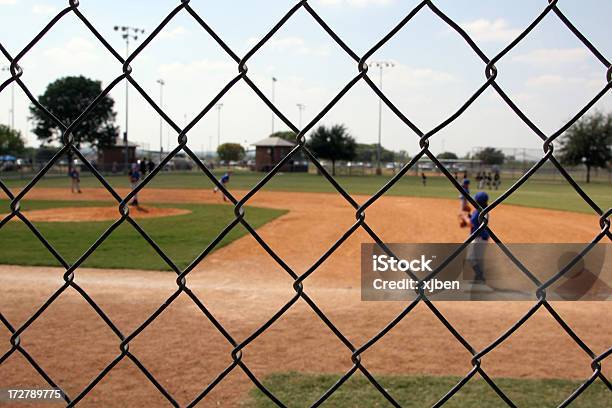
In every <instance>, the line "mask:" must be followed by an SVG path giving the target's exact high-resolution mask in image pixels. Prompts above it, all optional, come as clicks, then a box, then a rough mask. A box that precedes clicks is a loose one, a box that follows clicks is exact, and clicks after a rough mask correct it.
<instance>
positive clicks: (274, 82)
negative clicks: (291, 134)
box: [271, 77, 278, 134]
mask: <svg viewBox="0 0 612 408" xmlns="http://www.w3.org/2000/svg"><path fill="white" fill-rule="evenodd" d="M276 81H278V79H276V77H272V105H274V85H276ZM272 133H274V112H272ZM272 133H271V134H272Z"/></svg>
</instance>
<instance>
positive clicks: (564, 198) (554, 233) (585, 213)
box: [484, 163, 610, 243]
mask: <svg viewBox="0 0 612 408" xmlns="http://www.w3.org/2000/svg"><path fill="white" fill-rule="evenodd" d="M532 164H533V163H527V166H531V165H532ZM551 167H552V166H548V165H545V166H543V167H542V168H540V169H539V170H538V171H537V172H536V173H534V175H533V176H532V177H531V178H530V179H529V180H527V181H526V182H525V184H523V185H522V186H521V187H520V188H519V189H518V190H516V191H514V192H513V193H512V195H510V197H508V198H507V199H506V200H504V202H503V203H502V204H501V205H500V206H499V207H497V208H495V210H493V211H492V212H491V217H490V222H491V225H492V228H493V229H494V231H495V233H496V234H497V235H498V237H499V238H500V239H501V240H502V241H504V242H517V243H518V242H521V243H524V242H534V243H535V242H539V243H551V242H560V243H562V242H585V243H586V242H590V241H592V240H593V239H594V238H595V236H596V235H597V234H598V233H599V232H600V231H601V227H600V225H599V218H600V217H599V215H597V214H596V213H595V211H594V210H593V209H592V208H591V207H590V206H589V205H588V204H586V203H585V202H584V200H583V199H582V197H581V196H580V195H579V194H578V193H577V192H576V191H575V190H574V188H572V186H570V185H569V184H568V183H567V181H566V180H565V179H561V175H560V174H559V173H558V172H557V169H556V168H554V167H552V168H551ZM501 177H502V181H503V180H504V179H505V178H506V176H505V175H504V174H503V172H502V175H501ZM508 178H509V177H508ZM509 181H510V180H508V183H509ZM505 183H506V182H504V184H505ZM580 186H581V187H583V188H584V189H586V191H587V192H588V194H589V195H590V196H591V197H592V198H593V199H594V200H595V202H596V203H600V204H601V205H603V206H605V205H606V204H605V203H606V200H608V201H609V197H610V196H609V194H608V193H607V192H606V191H605V190H606V188H605V187H604V186H605V183H596V182H593V183H591V185H589V184H585V183H580ZM502 188H503V186H502ZM484 190H485V191H486V192H487V193H488V194H489V196H490V197H493V198H495V197H497V196H499V194H500V192H501V190H497V191H496V190H494V189H491V188H488V187H485V188H484ZM561 202H562V203H564V206H563V207H560V203H561ZM517 203H520V204H522V205H520V206H517V205H516V204H517ZM525 204H527V205H529V207H526V206H525ZM538 207H539V208H538ZM568 208H569V209H570V211H568ZM518 214H520V220H521V221H520V222H517V216H518Z"/></svg>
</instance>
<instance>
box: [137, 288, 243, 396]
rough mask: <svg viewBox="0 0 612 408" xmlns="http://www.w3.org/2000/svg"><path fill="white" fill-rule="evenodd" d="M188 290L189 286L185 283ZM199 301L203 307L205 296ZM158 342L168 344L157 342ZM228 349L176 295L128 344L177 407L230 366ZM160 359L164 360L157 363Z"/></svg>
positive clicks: (186, 299)
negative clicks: (161, 340)
mask: <svg viewBox="0 0 612 408" xmlns="http://www.w3.org/2000/svg"><path fill="white" fill-rule="evenodd" d="M188 286H191V285H190V284H189V282H188ZM202 301H203V303H205V304H206V303H207V296H202ZM160 304H161V303H160ZM214 314H215V313H214V311H213V315H214ZM224 323H225V322H223V321H221V324H224ZM232 334H233V333H232ZM159 338H167V339H169V341H165V342H159V341H158V339H159ZM186 344H189V348H188V349H186V348H185V347H184V345H186ZM232 349H233V347H232V345H231V344H230V343H229V342H228V341H227V339H226V338H225V337H224V336H223V335H222V334H221V333H220V332H219V331H218V330H217V329H216V328H215V326H214V325H213V324H212V323H211V322H210V321H209V320H208V318H207V317H206V316H205V315H204V314H203V313H202V311H201V310H200V309H199V308H198V306H196V305H195V304H194V303H193V301H192V300H191V299H190V298H189V297H188V296H187V295H185V294H181V295H179V297H178V298H176V300H174V302H173V303H172V304H171V305H170V306H169V307H168V308H166V309H165V310H164V312H162V313H161V314H160V315H159V316H157V317H156V319H155V320H153V322H151V324H149V325H148V326H147V327H146V328H145V329H144V330H143V331H142V332H140V333H139V334H138V335H137V336H136V337H135V338H134V339H132V340H131V341H130V352H131V353H132V354H133V355H134V356H136V358H138V360H139V361H140V362H141V363H142V364H143V365H144V366H145V367H146V368H147V369H148V370H149V371H150V372H151V374H152V375H153V376H154V377H155V378H156V380H157V381H158V382H159V383H160V384H161V385H162V386H163V387H164V388H166V389H167V390H168V392H169V393H170V394H171V395H173V396H174V398H176V400H177V402H179V404H180V405H181V406H184V405H186V404H187V403H188V402H190V401H192V400H193V399H194V398H195V397H196V396H197V394H199V393H200V392H201V390H202V389H204V388H205V387H206V386H207V385H208V384H209V383H210V382H212V381H213V379H214V378H215V377H216V376H217V375H218V374H219V373H221V372H222V371H223V370H224V369H225V368H226V367H227V366H228V365H230V364H231V362H232V358H231V355H230V353H231V351H232ZM160 355H164V356H166V357H168V359H160V358H159V356H160ZM186 362H193V363H196V364H186Z"/></svg>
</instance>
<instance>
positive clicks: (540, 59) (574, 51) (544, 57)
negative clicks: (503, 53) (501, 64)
mask: <svg viewBox="0 0 612 408" xmlns="http://www.w3.org/2000/svg"><path fill="white" fill-rule="evenodd" d="M588 56H589V52H588V51H587V50H586V49H584V48H542V49H538V50H534V51H531V52H528V53H526V54H521V55H517V56H515V57H513V58H512V60H513V61H517V62H524V63H528V64H536V65H541V64H547V65H548V64H567V63H574V62H578V61H581V60H583V59H585V58H587V57H588Z"/></svg>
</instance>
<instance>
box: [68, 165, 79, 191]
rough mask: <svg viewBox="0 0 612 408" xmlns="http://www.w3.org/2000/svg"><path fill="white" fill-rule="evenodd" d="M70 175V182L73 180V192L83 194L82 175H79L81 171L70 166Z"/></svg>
mask: <svg viewBox="0 0 612 408" xmlns="http://www.w3.org/2000/svg"><path fill="white" fill-rule="evenodd" d="M68 175H69V176H70V180H71V183H72V185H71V187H70V189H71V191H72V192H73V193H79V194H80V193H82V191H81V175H80V174H79V170H78V169H77V168H76V166H70V170H69V171H68Z"/></svg>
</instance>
